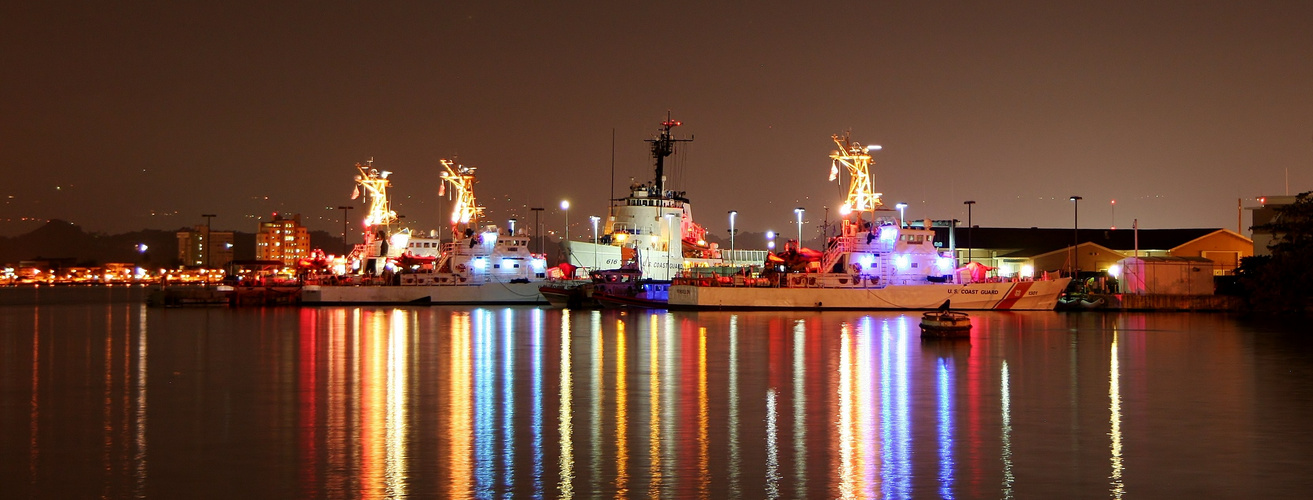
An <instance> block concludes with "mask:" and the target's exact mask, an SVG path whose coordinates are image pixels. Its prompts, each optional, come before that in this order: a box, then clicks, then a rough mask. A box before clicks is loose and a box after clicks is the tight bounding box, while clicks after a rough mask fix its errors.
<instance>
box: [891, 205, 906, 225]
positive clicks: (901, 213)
mask: <svg viewBox="0 0 1313 500" xmlns="http://www.w3.org/2000/svg"><path fill="white" fill-rule="evenodd" d="M894 208H897V209H898V227H904V224H906V223H907V212H906V210H907V204H906V203H903V202H901V201H900V202H898V204H897V205H894Z"/></svg>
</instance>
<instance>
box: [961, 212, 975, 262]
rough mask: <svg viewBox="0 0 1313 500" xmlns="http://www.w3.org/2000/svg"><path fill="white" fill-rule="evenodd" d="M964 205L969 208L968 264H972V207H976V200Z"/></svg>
mask: <svg viewBox="0 0 1313 500" xmlns="http://www.w3.org/2000/svg"><path fill="white" fill-rule="evenodd" d="M962 204H963V205H966V206H967V263H968V264H970V263H971V229H972V224H971V205H975V204H976V200H967V201H964V202H962Z"/></svg>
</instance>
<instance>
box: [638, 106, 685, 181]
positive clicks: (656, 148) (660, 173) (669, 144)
mask: <svg viewBox="0 0 1313 500" xmlns="http://www.w3.org/2000/svg"><path fill="white" fill-rule="evenodd" d="M680 125H683V122H681V121H679V120H672V119H670V115H669V114H666V121H664V122H661V135H659V136H657V138H656V139H648V140H647V142H650V143H652V158H654V159H655V160H656V189H657V196H659V197H662V198H665V197H666V171H665V160H666V157H667V156H670V155H672V154H674V153H675V143H677V142H693V139H692V138H689V139H675V138H674V137H672V136H671V135H670V129H671V128H674V127H678V126H680Z"/></svg>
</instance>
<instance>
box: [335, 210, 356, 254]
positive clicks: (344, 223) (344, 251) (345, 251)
mask: <svg viewBox="0 0 1313 500" xmlns="http://www.w3.org/2000/svg"><path fill="white" fill-rule="evenodd" d="M354 208H356V207H353V206H350V205H343V206H340V207H337V209H338V210H341V211H342V255H346V254H348V253H350V252H351V249H349V248H347V246H346V232H347V227H348V224H349V223H348V221H347V218H346V211H347V210H351V209H354Z"/></svg>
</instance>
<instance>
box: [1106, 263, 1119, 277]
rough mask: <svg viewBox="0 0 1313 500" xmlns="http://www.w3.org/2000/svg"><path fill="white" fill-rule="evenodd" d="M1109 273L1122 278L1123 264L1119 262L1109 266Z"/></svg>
mask: <svg viewBox="0 0 1313 500" xmlns="http://www.w3.org/2000/svg"><path fill="white" fill-rule="evenodd" d="M1108 275H1109V276H1112V277H1114V278H1120V277H1121V275H1122V266H1119V265H1117V264H1113V265H1111V266H1108Z"/></svg>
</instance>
